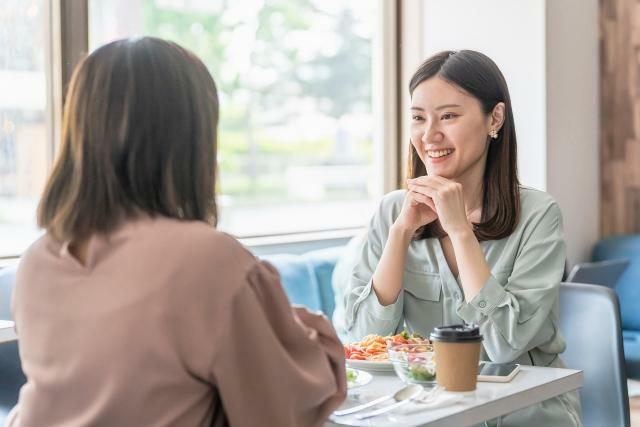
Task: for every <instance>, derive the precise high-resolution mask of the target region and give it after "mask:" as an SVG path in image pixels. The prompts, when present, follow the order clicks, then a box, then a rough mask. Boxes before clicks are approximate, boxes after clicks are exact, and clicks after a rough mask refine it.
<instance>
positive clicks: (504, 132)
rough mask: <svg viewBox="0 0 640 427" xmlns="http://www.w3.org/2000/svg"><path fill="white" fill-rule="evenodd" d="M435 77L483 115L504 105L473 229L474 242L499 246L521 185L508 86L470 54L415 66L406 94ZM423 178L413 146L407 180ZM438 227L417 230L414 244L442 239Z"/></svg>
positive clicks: (482, 58) (513, 218)
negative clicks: (471, 100)
mask: <svg viewBox="0 0 640 427" xmlns="http://www.w3.org/2000/svg"><path fill="white" fill-rule="evenodd" d="M434 76H438V77H440V78H442V79H444V80H446V81H448V82H449V83H451V84H453V85H455V86H457V87H459V88H460V89H462V90H463V91H465V92H466V93H467V94H469V95H471V96H473V97H474V98H476V99H477V100H478V101H479V102H480V105H481V106H482V111H483V112H484V113H485V114H487V115H488V114H491V112H492V111H493V108H494V107H495V106H496V105H497V104H498V103H499V102H503V103H504V105H505V118H504V123H503V125H502V128H501V129H500V131H499V133H498V138H497V139H494V140H492V141H491V142H490V144H489V151H488V153H487V163H486V166H485V172H484V177H483V182H482V191H483V196H482V217H481V219H480V223H478V224H474V227H473V228H474V233H475V235H476V237H477V238H478V240H498V239H502V238H504V237H507V236H509V235H510V234H511V233H512V232H513V230H514V229H515V227H516V225H517V224H518V219H519V218H520V194H519V190H520V183H519V181H518V170H517V145H516V129H515V125H514V121H513V111H512V108H511V98H510V96H509V90H508V88H507V82H506V81H505V79H504V76H503V75H502V73H501V72H500V69H499V68H498V66H497V65H496V64H495V63H494V62H493V61H492V60H491V59H490V58H489V57H487V56H486V55H483V54H482V53H480V52H475V51H473V50H461V51H459V52H454V51H444V52H440V53H438V54H436V55H433V56H432V57H430V58H429V59H427V60H426V61H424V62H423V63H422V65H420V67H419V68H418V70H417V71H416V72H415V74H414V75H413V77H411V81H410V82H409V93H410V94H411V95H413V91H414V90H415V88H416V87H417V86H418V85H419V84H420V83H422V82H423V81H425V80H428V79H430V78H432V77H434ZM426 174H427V170H426V168H425V165H424V163H423V162H422V160H421V159H420V156H418V153H417V152H416V150H415V148H414V147H413V145H411V146H410V149H409V167H408V176H409V178H416V177H419V176H423V175H426ZM444 236H446V233H445V232H444V231H443V230H442V227H441V226H440V223H439V222H437V221H436V222H433V223H431V224H427V225H426V226H423V227H420V228H419V229H418V230H417V232H416V239H425V238H430V237H438V238H440V237H444Z"/></svg>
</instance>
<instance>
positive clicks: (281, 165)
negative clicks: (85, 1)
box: [89, 0, 383, 237]
mask: <svg viewBox="0 0 640 427" xmlns="http://www.w3.org/2000/svg"><path fill="white" fill-rule="evenodd" d="M381 4H382V2H376V1H358V2H345V1H341V0H331V1H329V0H296V1H293V0H286V1H285V0H282V1H278V0H241V1H233V2H232V1H225V0H144V1H139V2H131V1H129V0H114V1H109V2H106V1H102V0H91V1H90V2H89V35H90V40H89V47H90V50H93V49H95V48H96V47H98V46H100V45H102V44H104V43H106V42H109V41H111V40H114V39H118V38H122V37H130V36H137V35H152V36H157V37H162V38H165V39H170V40H173V41H176V42H177V43H179V44H181V45H183V46H185V47H187V48H189V49H191V50H193V51H194V52H195V53H196V54H197V55H198V56H200V58H202V59H203V61H204V62H205V63H206V65H207V66H208V67H209V69H210V71H211V73H212V74H213V76H214V79H215V80H216V84H217V85H218V90H219V95H220V104H221V118H220V129H219V148H218V150H219V166H220V191H219V198H218V200H219V205H220V212H221V215H220V228H221V229H224V230H226V231H228V232H230V233H232V234H234V235H236V236H239V237H250V236H261V235H274V234H285V233H296V232H307V231H317V230H323V229H334V230H335V229H341V228H352V227H361V226H363V225H365V223H366V221H367V219H368V218H369V216H370V215H371V212H372V211H373V208H374V204H375V202H376V199H377V198H378V197H379V196H380V195H381V194H382V190H383V188H382V184H377V183H381V180H380V179H379V178H378V177H379V176H380V175H381V174H382V171H381V167H380V166H379V165H381V163H382V162H381V159H380V158H379V157H380V154H378V153H379V152H380V151H381V150H376V144H380V141H381V138H380V137H379V136H378V135H379V134H380V129H379V126H378V124H379V123H382V120H381V119H379V118H376V117H374V108H373V101H372V94H373V92H374V89H373V85H374V70H375V67H376V66H381V65H376V64H375V61H380V59H379V58H380V56H379V55H378V54H376V53H375V52H376V49H379V46H378V45H379V42H378V40H377V39H376V38H375V37H374V35H375V34H376V32H377V31H378V30H379V29H378V27H379V26H380V21H381V20H380V19H379V15H380V14H381V9H380V8H381ZM378 32H379V31H378ZM374 141H376V142H375V143H374Z"/></svg>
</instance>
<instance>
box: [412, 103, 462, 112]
mask: <svg viewBox="0 0 640 427" xmlns="http://www.w3.org/2000/svg"><path fill="white" fill-rule="evenodd" d="M456 107H458V108H460V107H462V105H459V104H444V105H440V106H438V107H436V108H435V110H436V111H438V110H444V109H445V108H456ZM411 109H412V110H418V111H424V108H422V107H415V106H412V107H411Z"/></svg>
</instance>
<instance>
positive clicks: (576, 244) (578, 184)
mask: <svg viewBox="0 0 640 427" xmlns="http://www.w3.org/2000/svg"><path fill="white" fill-rule="evenodd" d="M546 21H547V25H546V28H547V41H546V47H547V77H546V82H547V90H546V92H547V112H546V115H547V191H548V192H549V193H551V194H552V195H553V197H555V198H556V200H557V201H558V203H559V204H560V207H561V208H562V213H563V215H564V228H565V234H566V237H567V243H568V252H569V253H568V255H569V261H570V262H573V263H575V262H578V261H582V260H589V259H590V257H591V249H592V247H593V245H594V243H595V242H596V241H597V240H598V238H599V236H600V152H599V149H600V148H599V140H600V139H599V133H600V120H599V119H600V110H599V105H600V99H599V59H598V58H599V57H598V1H597V0H561V1H558V0H555V1H554V0H548V1H547V13H546Z"/></svg>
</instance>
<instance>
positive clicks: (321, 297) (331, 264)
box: [261, 246, 344, 318]
mask: <svg viewBox="0 0 640 427" xmlns="http://www.w3.org/2000/svg"><path fill="white" fill-rule="evenodd" d="M343 251H344V247H343V246H336V247H331V248H326V249H318V250H314V251H310V252H306V253H304V254H302V255H293V254H275V255H265V256H262V257H261V258H262V259H263V260H265V261H268V262H270V263H271V264H273V266H274V267H275V268H276V269H277V270H278V272H279V273H280V279H281V281H282V286H283V287H284V290H285V292H286V294H287V296H288V297H289V301H291V303H292V304H300V305H304V306H305V307H307V308H308V309H310V310H315V311H322V312H323V313H324V314H326V315H327V317H329V318H331V315H332V314H333V310H334V309H335V300H334V295H333V288H332V286H331V275H332V274H333V269H334V268H335V265H336V262H337V261H338V258H340V255H342V252H343Z"/></svg>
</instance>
